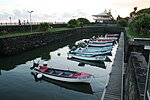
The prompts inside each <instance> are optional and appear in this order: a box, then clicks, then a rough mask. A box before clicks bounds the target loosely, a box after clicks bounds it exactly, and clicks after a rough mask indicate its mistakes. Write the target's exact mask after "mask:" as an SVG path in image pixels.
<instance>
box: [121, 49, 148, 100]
mask: <svg viewBox="0 0 150 100" xmlns="http://www.w3.org/2000/svg"><path fill="white" fill-rule="evenodd" d="M146 73H147V62H146V61H145V57H144V56H143V54H142V53H138V52H131V55H130V57H129V62H128V64H127V67H126V71H125V75H124V100H144V99H143V98H144V90H145V82H146Z"/></svg>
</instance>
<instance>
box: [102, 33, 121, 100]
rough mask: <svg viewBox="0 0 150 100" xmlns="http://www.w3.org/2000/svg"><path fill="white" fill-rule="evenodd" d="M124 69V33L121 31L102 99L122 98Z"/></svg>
mask: <svg viewBox="0 0 150 100" xmlns="http://www.w3.org/2000/svg"><path fill="white" fill-rule="evenodd" d="M123 70H124V33H121V35H120V39H119V46H118V50H117V53H116V57H115V61H114V64H113V65H112V72H111V74H110V79H109V82H108V85H107V87H106V89H105V94H104V98H102V100H122V98H123V93H122V91H123V72H124V71H123Z"/></svg>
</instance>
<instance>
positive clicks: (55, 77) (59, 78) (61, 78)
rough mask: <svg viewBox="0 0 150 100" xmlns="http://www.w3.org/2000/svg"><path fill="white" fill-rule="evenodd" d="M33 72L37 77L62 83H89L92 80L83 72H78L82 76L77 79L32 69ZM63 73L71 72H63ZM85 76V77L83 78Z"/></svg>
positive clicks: (89, 75)
mask: <svg viewBox="0 0 150 100" xmlns="http://www.w3.org/2000/svg"><path fill="white" fill-rule="evenodd" d="M49 69H50V68H49ZM53 70H54V69H53ZM33 71H34V73H37V75H39V74H41V75H42V76H44V77H47V78H50V79H53V80H57V81H63V82H70V83H91V81H92V78H93V75H91V74H87V73H83V72H80V74H81V76H83V77H81V76H79V77H72V76H71V77H69V76H66V77H65V76H61V75H58V74H57V75H56V74H50V73H45V72H41V71H40V68H34V70H33ZM56 71H58V70H56ZM59 71H62V70H59ZM63 72H73V71H68V70H67V71H66V70H63ZM73 73H77V72H73ZM85 75H87V76H85Z"/></svg>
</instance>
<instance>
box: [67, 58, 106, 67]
mask: <svg viewBox="0 0 150 100" xmlns="http://www.w3.org/2000/svg"><path fill="white" fill-rule="evenodd" d="M67 59H68V60H71V61H76V62H79V64H80V65H84V64H88V65H91V66H96V67H100V68H104V69H106V66H105V62H92V61H86V60H81V59H76V58H67ZM79 64H78V65H79Z"/></svg>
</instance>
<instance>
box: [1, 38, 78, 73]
mask: <svg viewBox="0 0 150 100" xmlns="http://www.w3.org/2000/svg"><path fill="white" fill-rule="evenodd" d="M80 38H81V37H80ZM80 38H78V39H80ZM78 39H70V40H69V39H68V40H67V41H61V43H58V42H56V43H55V44H51V45H46V46H42V47H38V48H36V49H33V50H30V51H27V52H24V53H20V54H16V55H12V56H6V57H2V56H1V57H0V61H1V62H2V63H0V69H1V70H6V71H9V70H12V69H14V68H15V67H17V66H16V65H20V64H24V63H25V62H27V61H30V60H32V59H36V58H39V57H41V58H42V59H44V60H50V59H51V54H50V52H52V51H55V50H57V49H58V48H61V47H64V46H66V45H68V44H71V45H72V44H74V43H75V42H76V41H77V40H78ZM60 55H61V54H60V53H58V56H60Z"/></svg>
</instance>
